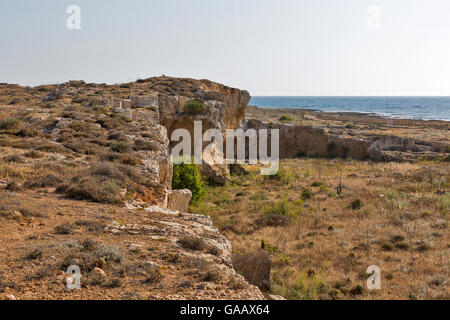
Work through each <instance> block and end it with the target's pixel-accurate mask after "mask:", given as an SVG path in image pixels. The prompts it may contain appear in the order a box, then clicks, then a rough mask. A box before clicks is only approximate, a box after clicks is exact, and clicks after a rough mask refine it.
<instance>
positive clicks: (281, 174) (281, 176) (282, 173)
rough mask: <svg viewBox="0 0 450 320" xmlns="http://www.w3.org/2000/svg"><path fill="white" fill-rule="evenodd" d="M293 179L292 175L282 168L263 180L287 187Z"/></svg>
mask: <svg viewBox="0 0 450 320" xmlns="http://www.w3.org/2000/svg"><path fill="white" fill-rule="evenodd" d="M293 178H294V175H293V174H292V172H291V171H290V170H285V169H282V168H279V169H278V171H277V173H275V174H272V175H268V176H264V179H266V180H269V181H279V182H280V183H282V184H285V185H289V184H290V183H291V182H292V180H293Z"/></svg>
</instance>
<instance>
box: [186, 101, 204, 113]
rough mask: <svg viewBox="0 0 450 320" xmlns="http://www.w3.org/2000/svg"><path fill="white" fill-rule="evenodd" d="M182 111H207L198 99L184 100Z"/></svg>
mask: <svg viewBox="0 0 450 320" xmlns="http://www.w3.org/2000/svg"><path fill="white" fill-rule="evenodd" d="M183 111H184V112H186V113H191V114H201V113H205V112H207V111H208V109H207V108H206V107H205V104H204V102H203V101H201V100H199V99H194V100H189V101H186V103H185V104H184V108H183Z"/></svg>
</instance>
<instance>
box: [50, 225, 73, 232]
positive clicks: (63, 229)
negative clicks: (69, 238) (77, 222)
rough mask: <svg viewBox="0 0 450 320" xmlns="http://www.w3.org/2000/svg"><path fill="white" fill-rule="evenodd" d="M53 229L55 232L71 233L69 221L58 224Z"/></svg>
mask: <svg viewBox="0 0 450 320" xmlns="http://www.w3.org/2000/svg"><path fill="white" fill-rule="evenodd" d="M53 231H54V232H55V233H56V234H72V233H73V230H72V226H71V225H70V223H63V224H60V225H59V226H56V227H55V229H53Z"/></svg>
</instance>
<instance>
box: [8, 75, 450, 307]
mask: <svg viewBox="0 0 450 320" xmlns="http://www.w3.org/2000/svg"><path fill="white" fill-rule="evenodd" d="M249 101H250V95H249V93H248V92H246V91H242V90H239V89H234V88H230V87H227V86H224V85H221V84H217V83H214V82H211V81H208V80H193V79H177V78H171V77H158V78H150V79H144V80H138V81H136V82H133V83H125V84H118V85H106V84H89V83H84V82H83V81H71V82H68V83H64V84H60V85H43V86H38V87H33V88H31V87H21V86H19V85H11V84H0V244H1V245H0V270H1V271H0V298H3V299H263V298H277V297H276V296H273V297H271V295H282V296H284V297H286V298H289V299H358V298H364V299H370V298H392V299H407V298H424V299H426V298H448V288H449V286H448V270H449V269H448V267H449V264H448V258H447V257H448V254H447V253H448V248H449V243H448V239H449V238H448V237H449V234H448V212H449V194H450V193H449V178H450V177H449V167H448V166H449V165H448V163H449V162H448V156H449V153H448V151H449V149H448V146H449V140H450V139H449V136H448V132H449V131H448V129H449V127H448V123H446V122H431V121H430V122H420V121H410V120H395V121H391V120H389V121H388V120H386V119H381V118H375V117H369V116H362V115H356V114H325V113H319V112H313V111H299V110H283V111H282V112H280V110H275V109H267V110H262V109H258V108H254V107H249V108H247V104H248V102H249ZM283 116H284V117H283ZM194 120H201V121H202V122H203V129H204V130H206V129H208V128H217V129H219V130H222V131H223V130H225V129H229V128H237V127H240V126H243V127H244V128H245V127H246V128H254V129H258V128H279V129H280V133H281V139H280V141H281V145H280V152H281V157H282V170H281V171H280V173H279V174H278V175H276V176H274V177H272V178H264V177H262V176H260V175H259V174H258V173H257V172H258V171H257V170H258V168H256V167H246V170H244V169H243V168H242V167H239V166H238V167H231V169H233V170H231V174H230V170H229V169H230V168H228V167H227V166H225V165H222V166H211V165H208V164H205V165H204V166H203V167H202V176H203V179H204V181H205V182H206V183H208V184H209V185H208V187H207V192H206V195H205V198H204V200H203V201H202V202H199V203H196V204H195V205H191V206H190V207H189V210H188V209H187V205H188V203H189V199H190V197H191V193H190V192H189V191H187V190H181V191H180V190H172V173H173V165H172V161H171V159H170V149H171V147H172V145H171V143H170V137H171V134H172V132H173V131H174V130H175V129H178V128H185V129H187V130H189V131H190V132H191V133H192V131H193V122H194ZM349 158H351V159H349ZM187 212H191V213H187ZM224 236H226V238H225V237H224ZM227 239H228V240H227ZM369 263H370V264H373V263H374V264H378V265H379V266H380V267H382V270H383V274H385V276H386V279H387V282H383V283H384V285H385V286H386V287H384V289H385V290H384V291H382V292H379V293H378V294H369V292H367V290H365V288H364V279H365V277H366V274H365V268H366V265H368V264H369ZM70 265H78V266H79V267H80V268H81V273H82V281H81V287H82V288H81V290H76V291H70V290H68V289H67V286H66V283H65V281H66V278H67V277H68V274H67V273H66V271H67V268H68V267H69V266H70ZM252 268H256V269H252ZM236 270H237V271H236ZM255 270H257V271H258V272H256V271H255ZM237 273H241V274H243V275H245V278H244V277H242V276H240V275H238V274H237ZM249 282H250V283H253V285H252V284H249ZM254 284H257V285H259V286H260V287H261V289H262V290H260V289H259V288H258V287H256V286H254ZM262 292H264V295H263V293H262ZM278 298H279V296H278Z"/></svg>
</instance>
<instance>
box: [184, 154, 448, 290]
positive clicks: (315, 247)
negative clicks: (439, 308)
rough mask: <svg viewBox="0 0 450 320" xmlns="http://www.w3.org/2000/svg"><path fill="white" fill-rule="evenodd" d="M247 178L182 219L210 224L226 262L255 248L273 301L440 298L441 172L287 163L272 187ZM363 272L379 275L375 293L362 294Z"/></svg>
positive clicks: (403, 166)
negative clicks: (268, 264)
mask: <svg viewBox="0 0 450 320" xmlns="http://www.w3.org/2000/svg"><path fill="white" fill-rule="evenodd" d="M248 169H250V170H251V171H250V172H251V173H250V175H247V176H234V177H232V178H231V181H230V183H229V184H228V185H227V186H225V187H214V188H208V189H207V192H206V196H205V199H204V202H203V203H201V204H200V205H196V206H191V207H192V208H191V209H192V211H193V212H194V213H200V214H207V215H210V216H211V217H212V219H213V221H214V223H215V225H216V226H218V227H219V229H220V230H221V231H222V232H223V234H224V235H225V236H226V237H227V238H228V239H229V240H230V241H231V242H232V245H233V248H234V251H236V252H248V251H249V250H251V249H253V250H254V249H257V248H259V246H260V245H261V241H264V243H265V250H267V251H268V252H269V253H270V256H271V259H272V275H271V280H272V290H273V292H274V293H275V294H280V295H283V296H284V297H286V298H289V299H318V298H319V299H340V298H342V299H355V298H356V299H372V298H375V299H416V298H417V299H430V298H445V299H448V298H450V296H449V264H450V260H449V258H450V257H449V254H450V242H449V240H450V238H449V232H448V227H449V226H448V223H449V210H450V192H449V181H450V180H449V179H450V170H449V169H450V166H449V163H448V162H437V161H436V162H417V163H370V162H360V161H351V160H320V159H296V160H287V161H283V162H282V164H281V171H280V174H279V175H278V176H276V177H262V176H260V175H259V171H258V170H257V169H255V168H250V167H249V168H248ZM341 177H342V191H341V193H340V194H338V187H339V185H340V181H341ZM370 265H378V266H379V267H380V268H381V270H382V290H380V291H377V292H369V291H367V290H366V288H365V287H366V285H365V279H367V277H368V275H366V273H365V272H366V269H367V267H368V266H370Z"/></svg>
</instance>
